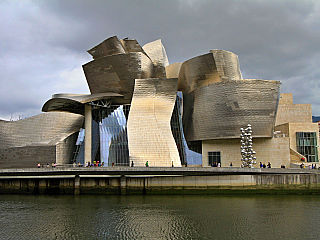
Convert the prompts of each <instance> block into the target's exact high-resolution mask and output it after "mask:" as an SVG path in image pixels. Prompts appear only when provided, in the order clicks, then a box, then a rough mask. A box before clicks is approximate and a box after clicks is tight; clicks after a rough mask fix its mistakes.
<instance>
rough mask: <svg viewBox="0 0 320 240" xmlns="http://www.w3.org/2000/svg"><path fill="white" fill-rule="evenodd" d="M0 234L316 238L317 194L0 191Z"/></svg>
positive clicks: (7, 236)
mask: <svg viewBox="0 0 320 240" xmlns="http://www.w3.org/2000/svg"><path fill="white" fill-rule="evenodd" d="M0 208H1V212H0V221H1V223H2V224H1V226H2V227H1V228H0V236H1V239H270V238H272V239H293V238H294V239H315V238H318V235H319V234H320V230H319V228H318V226H317V223H318V222H319V220H320V196H18V195H0Z"/></svg>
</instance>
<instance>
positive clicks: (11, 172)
mask: <svg viewBox="0 0 320 240" xmlns="http://www.w3.org/2000/svg"><path fill="white" fill-rule="evenodd" d="M265 174H267V175H278V174H281V175H286V174H299V175H301V174H303V175H304V174H311V175H314V174H317V175H318V174H320V170H319V169H298V168H291V169H283V168H236V167H227V168H217V167H187V168H186V167H74V168H73V167H68V168H65V167H56V168H51V167H50V168H46V167H44V168H25V169H0V178H10V177H13V178H17V177H39V176H46V177H50V176H56V177H58V176H70V177H74V176H115V177H116V176H217V175H265Z"/></svg>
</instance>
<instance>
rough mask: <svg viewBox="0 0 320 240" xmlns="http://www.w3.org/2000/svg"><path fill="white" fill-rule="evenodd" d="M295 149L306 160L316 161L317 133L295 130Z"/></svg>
mask: <svg viewBox="0 0 320 240" xmlns="http://www.w3.org/2000/svg"><path fill="white" fill-rule="evenodd" d="M296 139H297V150H298V152H299V153H301V154H302V155H303V156H305V157H306V159H307V161H308V162H318V161H319V160H318V148H317V133H316V132H297V133H296Z"/></svg>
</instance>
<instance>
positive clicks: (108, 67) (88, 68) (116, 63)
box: [83, 52, 154, 103]
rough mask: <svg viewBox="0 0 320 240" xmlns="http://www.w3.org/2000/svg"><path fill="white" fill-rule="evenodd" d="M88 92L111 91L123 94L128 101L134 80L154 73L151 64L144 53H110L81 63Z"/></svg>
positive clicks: (128, 101)
mask: <svg viewBox="0 0 320 240" xmlns="http://www.w3.org/2000/svg"><path fill="white" fill-rule="evenodd" d="M83 70H84V73H85V76H86V79H87V82H88V85H89V88H90V92H91V93H93V94H95V93H105V92H113V93H119V94H122V95H124V99H125V100H127V103H130V100H131V97H132V93H133V87H134V80H135V79H136V78H150V77H152V76H153V75H154V73H153V70H154V69H153V64H152V61H151V60H150V58H148V57H147V56H146V55H145V54H144V53H141V52H138V53H125V54H117V55H110V56H105V57H101V58H98V59H96V60H93V61H91V62H89V63H87V64H85V65H83Z"/></svg>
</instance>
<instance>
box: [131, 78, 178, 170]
mask: <svg viewBox="0 0 320 240" xmlns="http://www.w3.org/2000/svg"><path fill="white" fill-rule="evenodd" d="M177 84H178V79H176V78H174V79H167V78H163V79H154V78H153V79H136V83H135V89H134V94H133V98H132V103H131V109H130V113H129V118H128V123H127V127H128V145H129V156H130V161H133V162H134V166H137V167H138V166H145V163H146V162H147V161H148V162H149V166H150V167H156V166H161V167H171V166H172V163H173V165H174V166H175V167H180V166H181V163H180V158H179V153H178V150H177V147H176V144H175V141H174V138H173V135H172V132H171V127H170V119H171V114H172V111H173V108H174V103H175V100H176V89H177Z"/></svg>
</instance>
